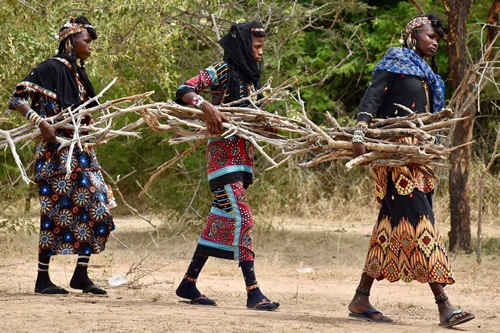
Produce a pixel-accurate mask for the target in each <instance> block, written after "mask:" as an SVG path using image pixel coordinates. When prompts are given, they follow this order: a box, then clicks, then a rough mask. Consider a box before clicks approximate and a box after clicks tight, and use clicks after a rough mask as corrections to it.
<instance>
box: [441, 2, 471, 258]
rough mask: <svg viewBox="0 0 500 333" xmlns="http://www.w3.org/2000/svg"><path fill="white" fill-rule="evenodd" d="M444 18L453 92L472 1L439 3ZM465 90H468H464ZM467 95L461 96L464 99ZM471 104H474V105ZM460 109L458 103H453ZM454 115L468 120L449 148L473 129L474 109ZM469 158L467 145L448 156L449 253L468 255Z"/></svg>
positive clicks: (463, 64) (462, 67) (462, 65)
mask: <svg viewBox="0 0 500 333" xmlns="http://www.w3.org/2000/svg"><path fill="white" fill-rule="evenodd" d="M443 5H444V8H445V11H446V15H447V16H448V28H449V30H450V33H449V35H448V38H447V39H448V55H449V65H450V69H451V70H450V73H451V79H452V84H453V88H454V89H456V88H457V87H458V86H459V85H460V83H461V82H462V81H463V79H464V74H465V72H466V69H467V67H468V64H467V59H468V50H467V44H466V40H467V30H466V23H467V17H468V15H469V11H470V8H471V6H472V0H443ZM467 88H468V87H467ZM466 95H467V94H463V95H462V96H464V99H465V98H466ZM474 105H475V104H474ZM457 106H458V107H459V106H460V102H459V103H457ZM454 111H455V113H456V114H461V116H462V117H469V118H467V119H466V120H464V121H461V122H459V123H457V125H456V126H455V129H454V131H453V133H452V146H459V145H461V144H464V143H467V142H470V141H471V139H472V130H473V127H474V115H475V113H476V107H475V106H473V107H470V108H468V109H466V110H460V109H457V108H455V110H454ZM471 155H472V147H471V145H466V146H465V147H464V148H462V149H458V150H455V151H453V152H452V153H451V155H450V165H451V168H450V174H449V178H450V180H449V192H450V213H451V230H450V232H449V233H448V236H449V239H450V245H449V247H450V250H451V251H459V250H461V251H465V252H467V253H471V252H472V241H471V231H470V215H471V214H470V204H469V184H468V183H469V167H470V160H471Z"/></svg>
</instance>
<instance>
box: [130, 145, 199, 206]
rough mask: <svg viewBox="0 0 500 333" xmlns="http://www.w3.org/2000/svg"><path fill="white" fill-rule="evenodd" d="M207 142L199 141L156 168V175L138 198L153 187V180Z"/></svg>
mask: <svg viewBox="0 0 500 333" xmlns="http://www.w3.org/2000/svg"><path fill="white" fill-rule="evenodd" d="M204 142H205V139H202V140H198V141H197V142H196V143H195V144H194V145H192V146H191V147H189V149H186V150H185V151H183V152H182V153H181V154H179V155H177V156H176V157H174V158H172V159H170V160H169V161H167V162H165V163H163V164H162V165H160V166H159V167H158V168H156V171H155V173H154V174H152V175H151V177H149V180H148V182H147V183H146V185H145V186H144V188H143V189H142V190H141V192H140V193H139V195H138V197H139V198H140V197H142V196H143V195H144V194H145V193H146V192H147V190H148V188H149V186H151V184H152V183H153V180H154V179H155V178H156V177H158V176H159V175H160V174H162V173H163V172H164V171H165V170H166V169H168V168H169V167H170V166H172V165H174V164H175V163H177V162H178V161H179V160H181V159H183V158H184V157H185V156H186V155H187V154H189V153H191V152H192V151H194V150H195V149H196V148H198V147H199V146H201V144H202V143H204Z"/></svg>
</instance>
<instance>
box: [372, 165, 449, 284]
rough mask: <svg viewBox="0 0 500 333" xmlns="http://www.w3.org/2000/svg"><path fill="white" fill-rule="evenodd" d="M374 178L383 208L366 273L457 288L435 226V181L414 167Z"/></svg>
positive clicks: (377, 172)
mask: <svg viewBox="0 0 500 333" xmlns="http://www.w3.org/2000/svg"><path fill="white" fill-rule="evenodd" d="M373 176H374V180H375V191H376V196H377V200H378V201H379V202H380V203H381V208H380V213H379V216H378V219H377V223H376V224H375V226H374V228H373V233H372V237H371V239H370V245H369V249H368V255H367V258H366V262H365V267H364V272H365V273H366V274H367V275H368V276H370V277H372V278H375V279H377V280H382V279H384V278H385V279H387V280H388V281H390V282H395V281H398V280H403V281H404V282H411V281H413V280H417V281H419V282H422V283H433V282H437V283H441V284H452V283H454V282H455V281H454V280H453V277H452V271H451V268H450V265H449V262H448V255H447V253H446V248H445V246H444V243H443V239H442V236H441V233H440V232H439V230H438V228H437V226H436V224H435V223H434V213H433V211H432V198H431V192H432V191H433V189H434V186H433V182H432V180H431V179H426V178H425V177H424V176H422V174H421V173H419V172H418V171H416V170H415V169H413V168H411V167H391V168H389V167H377V168H374V169H373Z"/></svg>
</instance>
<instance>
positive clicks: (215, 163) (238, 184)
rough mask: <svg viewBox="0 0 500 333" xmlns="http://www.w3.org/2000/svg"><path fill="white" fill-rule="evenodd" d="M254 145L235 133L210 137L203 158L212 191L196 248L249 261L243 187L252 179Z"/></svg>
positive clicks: (250, 223) (248, 217) (250, 236)
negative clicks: (210, 202)
mask: <svg viewBox="0 0 500 333" xmlns="http://www.w3.org/2000/svg"><path fill="white" fill-rule="evenodd" d="M254 149H255V147H254V146H253V145H252V144H251V143H250V142H249V141H248V140H245V139H243V138H240V137H238V136H231V137H229V138H223V139H211V140H210V141H209V143H208V146H207V151H206V158H207V169H208V179H209V183H210V190H211V191H212V193H213V195H214V199H213V203H212V208H211V210H210V213H209V215H208V218H207V224H206V226H205V229H204V230H203V233H202V234H201V237H200V239H199V241H198V246H197V249H196V252H198V253H200V254H205V255H209V256H214V257H219V258H224V259H232V260H236V261H253V260H254V252H253V243H252V239H253V231H252V228H253V217H252V213H251V212H250V206H249V205H248V199H247V195H246V188H247V187H248V186H249V185H250V184H251V183H252V182H253V157H254Z"/></svg>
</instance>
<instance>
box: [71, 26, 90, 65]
mask: <svg viewBox="0 0 500 333" xmlns="http://www.w3.org/2000/svg"><path fill="white" fill-rule="evenodd" d="M92 40H93V39H92V37H91V36H90V34H89V33H88V32H87V31H82V32H79V33H77V34H75V37H74V39H73V41H74V42H75V55H76V57H77V58H78V59H81V60H86V59H87V58H88V57H89V56H90V54H91V53H92V47H91V46H90V43H92Z"/></svg>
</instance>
